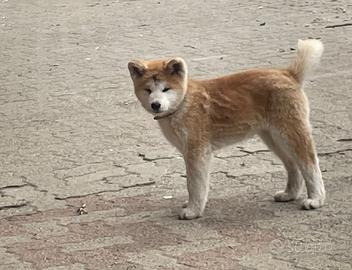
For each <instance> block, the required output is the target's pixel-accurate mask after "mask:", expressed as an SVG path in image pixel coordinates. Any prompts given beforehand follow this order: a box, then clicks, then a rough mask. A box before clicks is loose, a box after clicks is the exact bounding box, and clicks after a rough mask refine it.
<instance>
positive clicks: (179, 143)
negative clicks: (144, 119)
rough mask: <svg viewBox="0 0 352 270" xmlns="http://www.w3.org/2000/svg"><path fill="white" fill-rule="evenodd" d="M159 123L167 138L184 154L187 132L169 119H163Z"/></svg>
mask: <svg viewBox="0 0 352 270" xmlns="http://www.w3.org/2000/svg"><path fill="white" fill-rule="evenodd" d="M158 123H159V126H160V129H161V131H162V133H163V134H164V136H165V138H166V139H167V140H168V141H169V142H170V143H171V144H172V145H173V146H175V147H176V148H177V149H178V150H179V151H180V152H181V153H182V152H183V151H182V150H183V149H184V138H185V136H186V134H185V132H186V131H185V130H184V129H183V128H182V127H181V126H179V125H177V126H176V125H175V123H172V121H171V120H170V119H168V118H166V119H161V120H159V121H158Z"/></svg>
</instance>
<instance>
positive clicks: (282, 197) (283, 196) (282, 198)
mask: <svg viewBox="0 0 352 270" xmlns="http://www.w3.org/2000/svg"><path fill="white" fill-rule="evenodd" d="M294 199H295V197H294V196H292V195H290V194H288V193H287V192H285V191H279V192H277V193H276V194H275V195H274V200H275V202H289V201H293V200H294Z"/></svg>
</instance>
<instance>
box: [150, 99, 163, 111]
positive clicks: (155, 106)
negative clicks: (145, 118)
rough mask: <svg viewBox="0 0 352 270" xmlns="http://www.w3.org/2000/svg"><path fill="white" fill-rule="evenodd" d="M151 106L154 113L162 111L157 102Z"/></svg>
mask: <svg viewBox="0 0 352 270" xmlns="http://www.w3.org/2000/svg"><path fill="white" fill-rule="evenodd" d="M151 106H152V109H153V111H154V112H158V111H159V109H160V106H161V104H160V103H159V102H157V101H156V102H153V103H152V105H151Z"/></svg>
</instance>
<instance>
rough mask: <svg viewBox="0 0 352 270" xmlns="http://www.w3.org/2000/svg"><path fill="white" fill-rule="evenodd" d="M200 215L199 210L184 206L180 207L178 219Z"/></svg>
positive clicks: (193, 217)
mask: <svg viewBox="0 0 352 270" xmlns="http://www.w3.org/2000/svg"><path fill="white" fill-rule="evenodd" d="M200 216H202V213H201V211H199V210H197V209H196V208H193V207H186V208H182V209H181V212H180V215H179V218H180V219H195V218H199V217H200Z"/></svg>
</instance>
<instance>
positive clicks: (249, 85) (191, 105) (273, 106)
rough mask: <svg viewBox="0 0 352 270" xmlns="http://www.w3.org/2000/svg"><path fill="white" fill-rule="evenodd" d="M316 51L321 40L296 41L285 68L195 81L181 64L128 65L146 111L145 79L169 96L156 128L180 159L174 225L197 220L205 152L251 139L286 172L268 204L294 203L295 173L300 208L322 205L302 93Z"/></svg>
mask: <svg viewBox="0 0 352 270" xmlns="http://www.w3.org/2000/svg"><path fill="white" fill-rule="evenodd" d="M322 51H323V46H322V44H321V42H320V41H317V40H305V41H299V46H298V52H297V57H296V59H295V60H294V61H293V63H292V64H291V65H290V66H289V67H288V68H284V69H255V70H248V71H244V72H241V73H237V74H233V75H228V76H224V77H220V78H216V79H211V80H202V81H199V80H191V79H188V76H187V66H186V64H185V62H184V61H183V60H182V59H180V58H175V59H172V60H157V61H134V62H131V63H130V64H129V69H130V72H131V76H132V79H133V82H134V86H135V92H136V95H137V97H138V98H139V100H140V101H141V103H142V104H143V106H144V107H145V108H146V109H147V110H148V106H149V104H147V101H146V96H145V93H144V92H145V87H146V85H148V83H149V84H150V81H151V78H154V81H155V78H156V79H157V81H160V82H162V83H163V85H164V84H167V86H168V87H169V88H171V89H172V90H171V91H174V93H173V99H172V100H173V104H176V105H175V106H173V107H172V106H171V107H172V109H170V110H169V111H165V112H161V113H160V115H161V117H164V118H161V119H160V120H158V122H159V124H160V127H161V130H162V132H163V133H164V135H165V136H166V138H167V139H168V140H169V141H170V142H171V143H172V144H173V145H174V146H175V147H177V149H178V150H179V151H180V152H181V153H182V154H183V156H184V158H185V163H186V170H187V186H188V191H189V202H188V205H187V207H186V208H184V209H182V211H181V214H180V217H181V218H183V219H192V218H196V217H199V216H201V215H202V213H203V210H204V207H205V204H206V200H207V194H208V189H209V187H208V186H209V185H208V178H209V177H208V174H209V163H210V160H211V156H212V152H213V151H214V150H216V149H219V148H221V147H223V146H226V145H229V144H231V143H235V142H238V141H240V140H242V139H245V138H247V137H249V136H252V135H254V134H258V135H259V136H260V137H261V138H262V139H263V141H264V142H265V143H266V144H267V145H268V147H269V148H270V149H272V150H273V152H274V153H275V154H276V155H278V157H279V158H280V159H281V160H282V161H283V163H284V165H285V168H286V170H287V172H288V183H287V187H286V190H284V191H281V192H279V193H277V194H276V195H275V200H277V201H289V200H294V199H297V198H298V197H299V195H300V192H301V190H302V183H303V182H302V179H301V174H302V176H303V178H304V179H305V182H306V186H307V191H308V199H306V200H305V201H304V202H303V208H305V209H313V208H318V207H320V206H322V205H323V203H324V199H325V190H324V185H323V182H322V179H321V173H320V169H319V164H318V159H317V155H316V151H315V148H314V142H313V139H312V135H311V129H310V124H309V107H308V101H307V98H306V96H305V94H304V92H303V89H302V88H303V86H302V84H303V80H304V77H305V75H306V73H307V71H308V70H311V69H312V67H313V65H314V64H316V63H317V62H318V60H319V58H320V56H321V54H322ZM136 69H137V70H136ZM171 70H172V71H171ZM155 85H156V86H155V87H156V88H157V83H156V84H155ZM149 111H150V110H149Z"/></svg>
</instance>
